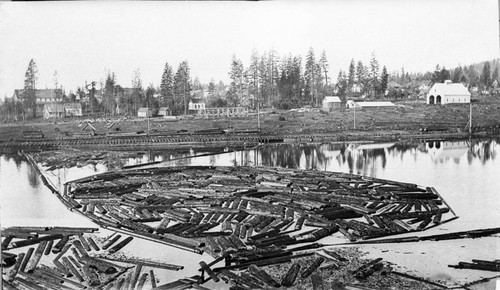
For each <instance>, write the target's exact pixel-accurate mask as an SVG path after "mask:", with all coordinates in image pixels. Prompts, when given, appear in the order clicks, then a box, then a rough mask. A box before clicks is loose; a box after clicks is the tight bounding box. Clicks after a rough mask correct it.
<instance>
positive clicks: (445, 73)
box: [439, 66, 451, 83]
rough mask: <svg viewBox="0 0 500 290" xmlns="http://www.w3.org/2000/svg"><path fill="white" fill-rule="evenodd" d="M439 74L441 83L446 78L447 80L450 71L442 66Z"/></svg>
mask: <svg viewBox="0 0 500 290" xmlns="http://www.w3.org/2000/svg"><path fill="white" fill-rule="evenodd" d="M439 75H440V76H439V80H440V82H441V83H444V82H445V81H446V80H449V79H450V78H451V75H450V71H449V70H447V69H446V68H445V67H444V66H443V69H442V70H441V72H440V73H439Z"/></svg>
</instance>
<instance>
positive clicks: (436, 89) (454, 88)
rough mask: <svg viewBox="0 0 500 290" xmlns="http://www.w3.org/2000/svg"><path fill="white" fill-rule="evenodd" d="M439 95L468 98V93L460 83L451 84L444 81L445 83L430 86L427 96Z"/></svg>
mask: <svg viewBox="0 0 500 290" xmlns="http://www.w3.org/2000/svg"><path fill="white" fill-rule="evenodd" d="M434 93H437V94H441V95H461V96H469V95H470V92H469V90H467V88H466V87H465V86H464V85H463V84H462V83H452V82H451V81H446V82H445V83H436V84H434V85H433V86H432V88H431V89H430V91H429V94H434Z"/></svg>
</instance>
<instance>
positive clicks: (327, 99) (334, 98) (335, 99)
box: [323, 96, 341, 103]
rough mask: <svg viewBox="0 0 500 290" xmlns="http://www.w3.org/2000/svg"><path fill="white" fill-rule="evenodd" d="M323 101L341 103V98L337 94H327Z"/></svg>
mask: <svg viewBox="0 0 500 290" xmlns="http://www.w3.org/2000/svg"><path fill="white" fill-rule="evenodd" d="M323 102H325V103H327V102H328V103H340V102H341V101H340V98H339V97H337V96H326V97H325V98H324V99H323Z"/></svg>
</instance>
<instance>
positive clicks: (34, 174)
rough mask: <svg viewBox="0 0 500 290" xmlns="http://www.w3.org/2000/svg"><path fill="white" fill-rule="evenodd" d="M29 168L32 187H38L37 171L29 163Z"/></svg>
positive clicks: (29, 180)
mask: <svg viewBox="0 0 500 290" xmlns="http://www.w3.org/2000/svg"><path fill="white" fill-rule="evenodd" d="M27 169H28V182H29V184H30V186H31V187H32V188H34V189H36V188H37V187H38V175H37V172H36V170H35V169H34V168H33V167H32V166H31V165H28V166H27Z"/></svg>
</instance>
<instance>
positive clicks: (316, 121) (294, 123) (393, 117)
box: [0, 99, 500, 140]
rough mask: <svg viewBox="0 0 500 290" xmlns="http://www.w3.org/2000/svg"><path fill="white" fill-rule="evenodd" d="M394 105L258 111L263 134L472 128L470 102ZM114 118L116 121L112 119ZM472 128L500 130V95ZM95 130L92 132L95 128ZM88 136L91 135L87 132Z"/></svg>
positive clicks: (64, 124)
mask: <svg viewBox="0 0 500 290" xmlns="http://www.w3.org/2000/svg"><path fill="white" fill-rule="evenodd" d="M396 104H397V106H396V107H391V108H370V109H363V110H359V109H357V110H356V111H354V110H353V109H346V110H339V111H334V112H328V113H326V112H320V111H318V110H314V109H309V110H305V111H280V110H270V111H265V112H262V113H261V115H260V124H261V134H266V135H294V134H336V133H350V134H359V135H360V136H361V137H360V138H367V137H366V135H367V134H368V135H369V133H370V132H383V133H398V132H401V133H418V132H421V131H428V132H447V133H460V132H467V131H468V121H469V110H470V107H469V104H449V105H443V106H439V105H425V104H423V103H421V102H399V103H396ZM257 119H258V118H257V115H256V114H251V115H249V116H246V117H238V118H218V119H201V118H196V117H194V116H188V117H180V118H178V120H176V121H171V120H166V119H163V118H151V119H149V120H146V119H139V118H130V119H125V118H117V117H109V118H100V119H96V120H92V126H93V127H94V128H95V133H96V134H97V135H106V134H115V135H117V134H122V135H123V134H126V133H130V134H136V133H137V132H142V133H146V132H149V133H150V134H165V135H171V134H177V133H179V132H181V133H192V132H195V131H199V130H208V129H221V130H227V129H230V128H233V129H236V130H248V129H256V128H257V126H258V120H257ZM89 120H90V119H85V118H81V119H59V120H55V121H54V120H50V121H48V120H42V119H36V120H30V121H28V122H18V123H4V124H1V125H0V140H20V139H22V138H23V131H26V130H41V131H42V132H43V134H44V137H45V138H47V139H66V138H75V137H80V136H82V135H83V136H85V135H89V134H90V133H91V132H92V130H91V129H90V128H89V127H87V128H84V127H85V124H86V123H85V122H86V121H89ZM113 123H114V124H113ZM472 124H473V131H475V132H479V131H488V132H492V133H498V132H499V130H500V99H484V100H480V101H479V102H476V103H473V105H472ZM92 133H93V132H92ZM86 137H88V136H86Z"/></svg>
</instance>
